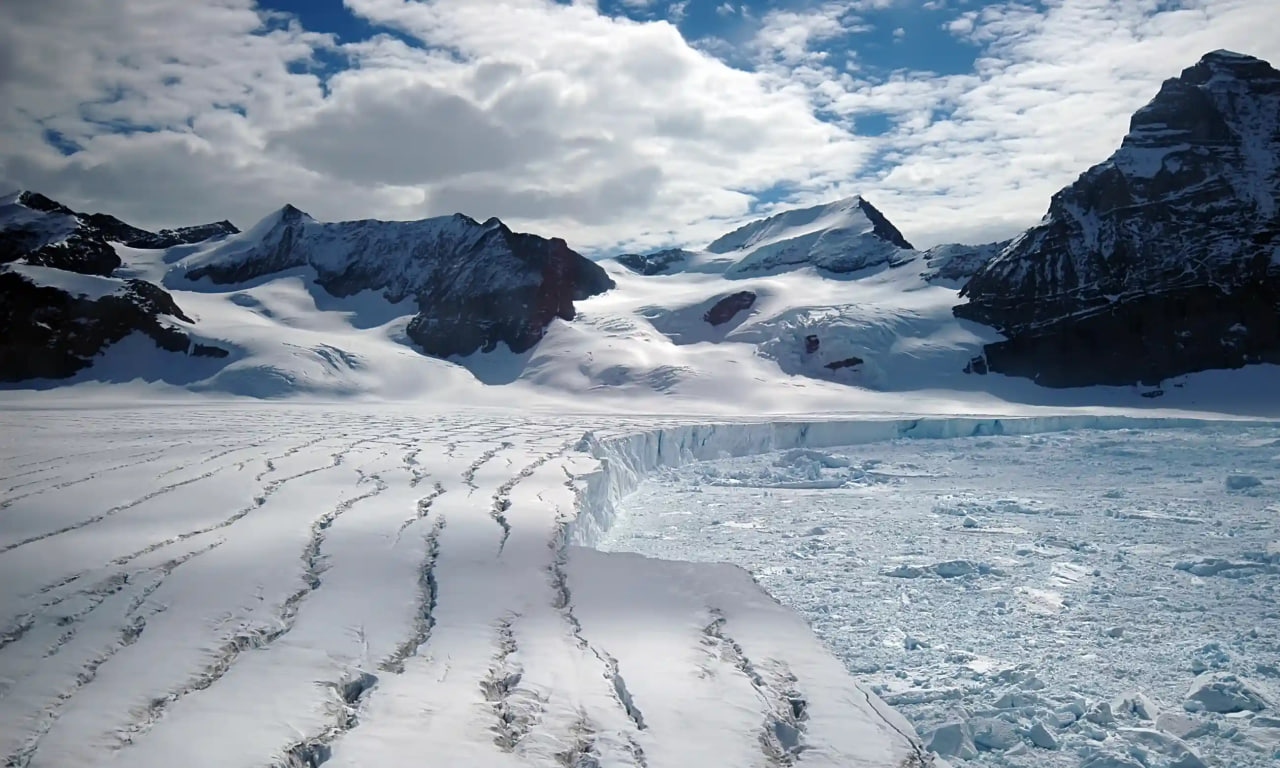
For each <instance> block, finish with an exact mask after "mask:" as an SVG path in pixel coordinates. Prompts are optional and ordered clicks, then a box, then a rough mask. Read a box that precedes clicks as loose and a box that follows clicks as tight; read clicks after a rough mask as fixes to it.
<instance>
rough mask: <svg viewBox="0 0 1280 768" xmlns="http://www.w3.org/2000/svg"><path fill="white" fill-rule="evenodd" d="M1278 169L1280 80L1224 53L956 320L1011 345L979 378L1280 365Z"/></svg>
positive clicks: (991, 278) (1093, 174)
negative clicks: (989, 329) (991, 330)
mask: <svg viewBox="0 0 1280 768" xmlns="http://www.w3.org/2000/svg"><path fill="white" fill-rule="evenodd" d="M1278 167H1280V72H1277V71H1276V70H1275V69H1273V68H1272V67H1271V66H1270V65H1269V64H1267V63H1266V62H1263V61H1260V60H1258V59H1254V58H1252V57H1249V56H1242V55H1239V54H1234V53H1230V52H1226V51H1215V52H1213V53H1210V54H1207V55H1206V56H1204V58H1202V59H1201V60H1200V62H1199V63H1197V64H1196V65H1195V66H1192V67H1190V68H1188V69H1186V70H1185V71H1183V73H1182V75H1181V76H1180V77H1177V78H1174V79H1170V80H1167V81H1165V83H1164V85H1163V86H1162V87H1161V89H1160V92H1159V93H1158V94H1157V95H1156V97H1155V98H1154V99H1153V100H1152V101H1151V102H1150V103H1149V104H1148V105H1147V106H1145V107H1143V108H1142V109H1141V110H1139V111H1138V112H1137V113H1136V114H1135V115H1134V116H1133V119H1132V122H1131V125H1130V130H1129V134H1128V135H1127V136H1126V137H1125V139H1124V142H1123V144H1122V145H1121V147H1120V149H1119V150H1117V151H1116V153H1115V154H1114V155H1112V156H1111V158H1109V159H1108V160H1107V161H1105V162H1103V163H1101V164H1100V165H1097V166H1095V167H1093V168H1091V169H1089V170H1088V171H1086V172H1085V173H1084V174H1083V175H1082V176H1081V177H1080V178H1079V180H1078V181H1076V182H1075V183H1074V184H1072V185H1071V186H1070V187H1067V188H1066V189H1064V190H1062V191H1061V192H1059V193H1057V194H1056V195H1054V197H1053V200H1052V202H1051V203H1050V206H1049V212H1048V214H1047V215H1046V217H1045V219H1044V221H1043V222H1042V223H1041V224H1039V225H1038V226H1036V227H1033V228H1032V229H1031V230H1029V231H1028V232H1026V233H1025V234H1023V235H1022V236H1021V237H1020V238H1018V239H1017V240H1016V241H1014V242H1013V243H1012V244H1011V245H1010V246H1009V247H1008V248H1007V249H1005V250H1004V251H1003V252H1002V253H1001V254H1000V255H999V256H998V257H996V258H994V259H992V260H991V261H990V262H988V263H987V264H986V265H985V266H984V267H983V268H982V269H980V270H979V271H978V272H977V273H976V274H975V275H974V277H973V279H972V280H971V281H970V282H969V283H968V285H967V286H966V287H965V288H964V291H963V295H964V296H966V297H967V298H968V299H969V301H968V303H967V304H963V305H960V306H958V307H957V308H956V315H957V316H958V317H962V318H966V319H971V320H976V321H978V322H981V323H985V324H988V325H991V326H994V327H996V328H997V329H999V330H1000V331H1001V332H1002V333H1004V334H1006V335H1007V336H1008V337H1009V339H1008V340H1007V341H1005V342H1001V343H998V344H994V345H991V346H989V347H987V349H986V355H985V360H984V361H982V362H981V363H980V366H979V367H981V366H983V365H985V366H986V367H988V368H989V369H990V370H993V371H997V372H1002V373H1009V374H1013V375H1018V376H1027V377H1030V378H1034V379H1035V380H1036V381H1037V382H1039V383H1041V384H1044V385H1048V386H1081V385H1090V384H1129V383H1133V382H1136V381H1143V382H1147V383H1152V384H1154V383H1158V382H1159V381H1160V380H1162V379H1166V378H1169V377H1172V376H1177V375H1180V374H1184V373H1188V372H1192V371H1200V370H1206V369H1210V368H1236V367H1240V366H1242V365H1245V364H1248V363H1255V362H1261V361H1269V362H1280V217H1278V210H1280V203H1278V201H1280V172H1278V170H1277V169H1278Z"/></svg>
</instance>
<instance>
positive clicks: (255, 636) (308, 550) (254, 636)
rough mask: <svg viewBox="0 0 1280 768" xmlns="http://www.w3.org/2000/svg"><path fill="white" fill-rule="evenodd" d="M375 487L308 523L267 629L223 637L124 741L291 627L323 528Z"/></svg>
mask: <svg viewBox="0 0 1280 768" xmlns="http://www.w3.org/2000/svg"><path fill="white" fill-rule="evenodd" d="M339 456H340V454H337V455H335V457H334V461H335V462H338V463H340V459H339ZM369 477H370V478H372V480H373V482H374V483H375V487H374V488H373V489H372V490H370V491H367V492H365V493H364V494H361V495H359V496H353V497H351V498H349V499H346V500H344V501H341V502H339V503H338V504H337V505H336V506H335V507H334V508H333V509H331V510H329V511H328V512H326V513H324V514H323V515H321V516H320V517H318V518H317V519H316V520H315V521H314V522H313V523H312V525H311V535H310V537H309V538H308V540H307V544H306V546H305V547H304V548H303V550H302V555H301V559H302V563H303V574H302V580H303V583H302V585H301V586H300V587H298V589H297V590H296V591H294V592H293V593H292V594H291V595H289V597H288V598H286V599H285V601H284V603H283V604H282V605H281V606H280V608H279V611H278V613H277V615H276V617H275V621H274V622H273V624H274V626H272V628H270V629H264V628H261V627H258V628H250V629H247V630H243V631H241V632H238V633H236V634H235V635H234V636H233V637H231V638H230V639H229V640H227V641H226V642H225V643H224V644H223V645H222V647H221V648H220V649H219V651H218V653H217V654H216V658H215V660H214V661H213V663H211V664H209V665H208V666H206V667H205V668H204V669H203V670H201V671H200V672H199V673H198V674H196V675H195V676H194V677H192V678H191V679H190V680H189V681H188V682H187V683H186V684H185V685H183V686H182V687H180V688H178V689H177V690H175V691H172V692H170V693H169V694H168V695H167V696H164V697H162V698H159V699H156V700H155V701H153V702H152V703H151V705H150V706H149V707H148V708H147V710H146V712H145V714H144V715H143V716H142V717H141V718H140V719H139V720H137V721H136V722H134V723H133V724H132V725H131V726H130V727H129V728H127V729H126V734H127V735H126V736H125V737H124V740H125V742H126V743H128V741H130V740H132V739H133V738H135V737H136V736H138V735H141V734H144V733H146V732H147V731H148V730H150V728H151V727H152V726H153V725H154V724H155V723H156V721H158V720H159V719H160V718H161V717H163V716H164V713H165V711H166V710H167V709H168V708H169V707H170V706H172V705H173V703H174V702H176V701H178V700H180V699H182V698H183V697H184V696H187V695H189V694H191V693H195V692H196V691H201V690H204V689H206V688H208V687H210V686H212V685H213V684H214V683H216V682H218V680H220V679H221V678H222V676H223V675H225V674H226V673H227V671H228V670H230V669H231V667H232V665H233V664H235V662H236V660H237V659H238V658H239V657H240V655H241V654H242V653H244V652H245V651H248V650H251V649H256V648H267V647H269V646H270V645H271V644H272V643H274V642H275V641H276V640H279V639H280V638H281V637H283V636H284V635H286V634H287V633H288V632H289V630H291V629H292V628H293V622H294V619H295V618H296V617H297V615H298V610H299V608H300V607H301V605H302V602H303V601H304V600H306V599H307V597H308V596H309V595H311V593H313V592H314V591H315V590H317V589H319V588H320V585H321V578H320V577H321V574H322V573H323V572H324V558H323V555H322V549H323V546H324V538H325V531H327V530H328V529H329V527H330V526H331V525H333V523H334V521H335V520H337V519H338V518H339V517H340V516H341V515H342V514H344V513H345V512H347V511H348V510H349V509H351V507H352V506H353V505H355V504H356V503H357V502H360V501H364V500H365V499H369V498H372V497H374V496H376V495H378V494H379V493H381V492H382V491H384V490H386V488H387V485H386V483H384V482H383V481H382V480H381V478H379V477H378V476H376V475H370V476H369Z"/></svg>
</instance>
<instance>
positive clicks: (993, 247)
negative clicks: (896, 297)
mask: <svg viewBox="0 0 1280 768" xmlns="http://www.w3.org/2000/svg"><path fill="white" fill-rule="evenodd" d="M1011 242H1013V241H1012V240H1002V241H1000V242H998V243H986V244H983V245H959V244H947V245H937V246H934V247H933V248H930V249H929V250H927V251H925V252H924V263H925V265H926V268H925V271H924V272H922V273H921V275H922V276H923V277H924V279H926V280H928V281H930V282H936V281H948V282H954V283H964V282H965V281H967V280H968V279H969V278H971V277H973V276H974V275H975V274H977V272H978V270H980V269H982V268H983V267H984V266H986V264H987V262H989V261H991V260H992V259H994V258H995V257H996V256H998V255H1000V252H1001V251H1003V250H1004V249H1005V248H1008V247H1009V244H1010V243H1011Z"/></svg>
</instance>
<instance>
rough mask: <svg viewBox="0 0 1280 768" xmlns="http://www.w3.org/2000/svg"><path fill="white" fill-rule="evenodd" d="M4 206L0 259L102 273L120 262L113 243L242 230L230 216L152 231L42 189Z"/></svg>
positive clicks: (167, 244) (144, 244)
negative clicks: (83, 209) (76, 207)
mask: <svg viewBox="0 0 1280 768" xmlns="http://www.w3.org/2000/svg"><path fill="white" fill-rule="evenodd" d="M2 209H3V210H2V211H0V263H9V262H14V261H19V262H22V263H25V264H33V265H36V266H41V267H52V268H54V269H65V270H67V271H69V272H77V273H79V274H83V275H100V276H103V277H106V276H109V275H110V274H111V273H112V272H114V271H115V270H116V269H117V268H118V267H119V266H120V257H119V256H118V255H116V252H115V249H114V248H113V247H112V246H111V243H120V244H121V245H125V246H128V247H130V248H171V247H173V246H175V245H184V244H189V243H198V242H201V241H203V240H208V239H209V238H212V237H221V236H225V235H229V234H235V233H236V232H239V231H240V230H238V229H236V228H235V226H234V225H232V224H231V222H229V221H219V222H216V223H214V224H202V225H200V226H195V227H183V228H180V229H165V230H161V231H160V232H148V231H147V230H145V229H139V228H138V227H135V226H132V225H130V224H126V223H125V222H123V221H121V220H120V219H117V218H116V217H115V216H111V215H108V214H105V213H77V212H75V211H73V210H71V209H70V208H68V207H67V206H65V205H63V204H61V203H59V202H56V201H54V200H50V199H49V198H47V197H45V196H44V195H42V194H39V193H38V192H22V193H21V194H19V195H18V196H17V197H16V198H10V200H9V202H7V203H5V204H4V205H3V206H2Z"/></svg>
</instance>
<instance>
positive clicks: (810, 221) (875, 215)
mask: <svg viewBox="0 0 1280 768" xmlns="http://www.w3.org/2000/svg"><path fill="white" fill-rule="evenodd" d="M858 214H861V218H864V219H866V221H867V222H869V223H870V224H871V229H872V232H873V233H874V234H875V235H876V236H877V237H879V238H881V239H883V240H886V241H888V242H890V243H892V244H893V245H895V246H897V247H898V248H903V249H907V250H912V246H911V244H910V243H908V242H907V240H906V238H904V237H903V236H902V233H901V232H899V231H898V229H897V228H896V227H894V226H893V224H891V223H889V220H888V219H887V218H885V216H884V214H882V213H881V212H880V211H879V210H877V209H876V207H875V206H873V205H872V204H871V203H869V202H867V201H866V200H865V199H864V198H863V197H862V196H861V195H854V196H853V197H847V198H844V199H843V200H837V201H835V202H832V203H824V204H823V205H815V206H812V207H809V208H797V209H794V210H790V211H783V212H782V213H776V214H774V215H772V216H769V217H767V218H764V219H760V220H758V221H753V222H751V223H750V224H745V225H743V226H741V227H739V228H737V229H735V230H734V231H732V232H730V233H729V234H727V235H724V236H722V237H719V238H717V239H716V240H715V241H714V242H712V243H711V244H710V245H708V246H707V250H708V251H710V252H711V253H728V252H730V251H734V250H745V249H747V248H750V247H752V246H755V245H760V244H762V243H764V242H766V241H768V240H770V239H771V238H772V237H774V236H775V235H776V234H778V233H780V232H786V233H788V234H792V235H794V234H796V233H797V232H798V231H803V230H809V231H812V230H816V229H832V228H834V227H837V226H842V225H843V226H847V225H849V224H853V223H858V222H859V216H858Z"/></svg>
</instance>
